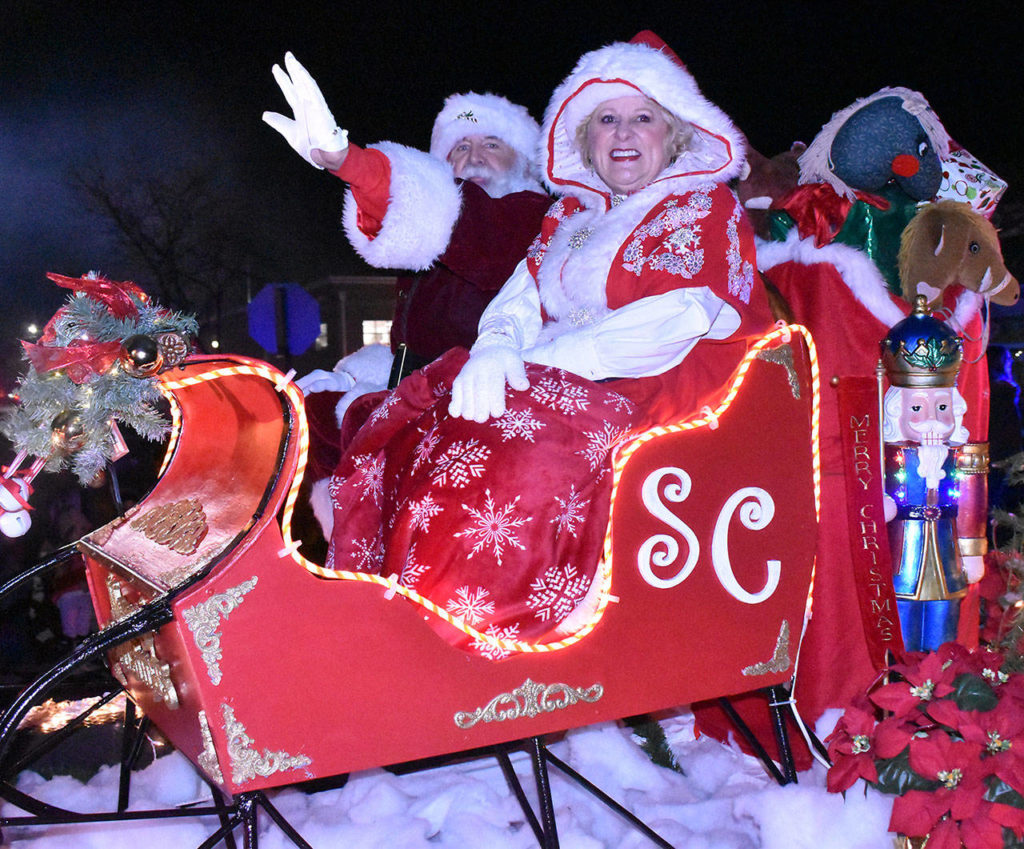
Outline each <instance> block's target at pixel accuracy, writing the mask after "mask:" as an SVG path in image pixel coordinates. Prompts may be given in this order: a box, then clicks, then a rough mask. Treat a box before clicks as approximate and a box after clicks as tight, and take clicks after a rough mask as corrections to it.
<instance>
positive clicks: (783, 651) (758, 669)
mask: <svg viewBox="0 0 1024 849" xmlns="http://www.w3.org/2000/svg"><path fill="white" fill-rule="evenodd" d="M790 663H791V661H790V659H789V621H788V620H786V619H783V620H782V627H780V628H779V637H778V639H777V640H776V641H775V654H773V655H772V659H771V660H768V661H765V662H763V663H755V664H753V665H751V666H748V667H746V668H745V669H744V670H743V674H744V675H769V674H771V673H773V672H785V671H786V670H787V669H789V664H790Z"/></svg>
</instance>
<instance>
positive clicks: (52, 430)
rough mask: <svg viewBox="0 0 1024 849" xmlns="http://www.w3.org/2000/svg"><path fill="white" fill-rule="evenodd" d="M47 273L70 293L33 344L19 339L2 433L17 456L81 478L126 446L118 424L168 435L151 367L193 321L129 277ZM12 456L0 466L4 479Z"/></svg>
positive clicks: (184, 343)
mask: <svg viewBox="0 0 1024 849" xmlns="http://www.w3.org/2000/svg"><path fill="white" fill-rule="evenodd" d="M47 277H48V278H49V279H50V280H52V281H53V282H55V283H57V285H59V286H62V287H64V288H67V289H70V290H71V294H69V296H68V299H67V301H66V302H65V304H64V306H62V307H61V308H60V309H59V310H58V311H57V313H56V314H55V315H54V316H53V318H51V319H50V321H49V323H48V324H47V325H46V328H45V329H44V330H43V333H42V335H41V336H40V339H39V341H38V342H37V343H34V344H33V343H30V342H22V346H23V348H24V353H25V358H26V359H27V360H28V370H27V372H26V373H25V374H24V375H23V376H22V377H21V378H20V380H19V383H18V385H17V387H16V389H15V394H16V396H17V397H18V399H19V403H18V405H17V406H16V407H14V408H13V409H12V410H11V411H9V412H8V413H6V414H5V415H4V417H3V419H2V420H0V432H2V433H3V434H4V435H5V436H6V437H7V438H8V439H10V440H11V442H12V443H13V444H14V447H15V449H16V451H17V452H18V456H19V458H24V457H26V456H33V457H36V458H40V459H42V460H43V461H44V462H43V465H42V468H43V469H44V470H46V471H51V472H55V471H59V470H61V469H65V468H70V469H71V470H72V471H73V472H74V473H75V475H76V476H77V477H78V479H79V481H80V482H81V483H82V484H83V485H85V486H87V485H89V484H90V483H91V482H92V481H94V480H95V479H96V478H97V476H98V475H99V474H100V473H101V472H102V471H103V469H104V468H105V466H106V464H107V462H108V461H110V460H112V459H116V457H117V456H119V455H120V453H121V452H122V451H123V441H122V440H121V437H120V434H119V433H118V432H117V426H118V424H119V423H120V424H123V425H127V426H128V427H131V428H132V429H134V430H135V431H136V432H138V433H139V435H140V436H142V437H144V438H146V439H149V440H153V441H157V440H159V439H162V438H163V437H164V436H165V435H166V433H167V431H168V428H169V423H168V421H167V418H166V416H165V414H164V413H163V412H162V410H161V401H162V396H161V395H160V392H159V390H158V388H157V381H156V380H155V376H156V374H158V373H159V371H160V370H161V369H162V368H168V367H171V366H173V365H177V364H179V363H180V362H181V361H182V360H184V357H185V355H186V354H187V353H188V350H189V348H190V347H191V340H192V339H194V338H195V337H196V335H197V333H198V329H199V327H198V324H197V322H196V320H195V318H193V317H192V316H187V315H183V314H180V313H176V312H172V311H169V310H166V309H164V308H162V307H160V306H159V305H157V304H154V303H153V302H152V301H151V300H150V298H149V296H148V295H146V293H145V292H143V291H142V290H141V289H139V288H138V287H137V286H135V285H134V284H133V283H127V282H124V283H122V282H116V281H112V280H108V279H106V278H104V277H102V276H100V275H98V274H95V273H90V274H87V275H85V276H84V277H79V278H72V277H64V276H62V275H58V274H48V275H47ZM37 464H38V461H37ZM17 465H18V464H17V463H16V464H14V468H10V467H9V468H7V469H6V470H5V476H6V477H8V479H10V478H12V477H13V476H14V475H15V474H16V473H17Z"/></svg>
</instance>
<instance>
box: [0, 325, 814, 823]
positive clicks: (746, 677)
mask: <svg viewBox="0 0 1024 849" xmlns="http://www.w3.org/2000/svg"><path fill="white" fill-rule="evenodd" d="M159 380H160V384H161V390H162V391H163V392H164V394H165V395H166V396H167V397H168V398H169V399H170V401H171V406H172V411H173V414H174V427H173V432H172V438H171V442H170V445H169V447H168V452H167V456H166V459H165V461H164V468H163V469H162V470H161V474H160V476H159V479H158V481H157V483H156V485H155V486H154V488H153V489H152V491H151V492H150V493H149V495H148V496H147V497H146V498H145V499H143V500H142V501H141V502H140V503H139V504H138V505H137V506H136V507H134V508H132V509H131V510H130V511H128V513H126V514H125V515H124V516H123V517H122V518H120V519H118V520H116V521H115V522H112V523H111V524H109V525H106V526H104V527H102V528H100V529H98V530H97V531H95V532H93V533H91V534H89V535H88V536H87V537H85V538H84V539H83V540H81V541H80V543H79V546H78V547H79V549H80V551H81V553H82V555H83V556H84V559H85V562H86V567H87V576H88V582H89V589H90V592H91V594H92V598H93V603H94V606H95V609H96V614H97V618H98V621H99V624H100V626H101V628H102V630H101V632H100V634H99V635H96V638H95V640H94V641H93V643H92V644H91V647H90V646H86V647H85V648H84V652H85V654H88V653H89V652H95V651H106V650H108V649H109V653H108V659H109V663H110V667H111V670H112V671H113V672H114V674H115V675H116V676H117V677H118V679H119V680H120V681H121V682H122V684H123V685H124V687H125V689H126V690H127V692H128V693H129V695H130V698H131V699H132V701H133V703H134V704H135V705H137V706H138V708H139V709H141V711H142V712H143V713H144V714H145V715H146V716H147V717H148V718H149V719H151V720H152V721H153V722H154V723H155V724H156V725H157V726H158V727H159V728H160V729H161V731H162V732H163V733H164V735H165V736H166V737H167V738H168V739H169V740H170V741H171V742H172V743H173V745H174V746H175V747H176V748H178V749H179V750H180V751H181V752H182V753H183V754H184V755H186V756H187V757H188V758H189V759H190V760H191V761H192V762H193V763H194V764H195V765H196V767H197V768H198V769H199V770H201V772H202V773H203V774H204V776H206V777H207V778H208V779H209V781H210V782H211V783H212V784H213V785H214V786H216V787H218V788H219V789H220V790H221V791H222V792H223V793H224V794H226V795H229V796H236V797H237V796H238V795H239V794H241V795H242V796H245V795H246V794H251V793H253V792H254V791H260V790H263V789H267V788H272V787H277V786H282V785H287V784H292V783H295V782H301V781H306V780H309V779H315V778H324V777H328V776H334V775H338V774H342V773H346V772H350V771H355V770H361V769H365V768H369V767H374V766H380V765H385V764H393V763H400V762H407V761H413V760H419V759H423V758H428V757H433V756H436V755H442V754H448V753H454V752H461V751H466V750H474V749H479V748H482V747H488V746H494V745H500V744H504V743H507V742H509V741H514V740H520V739H524V738H539V737H541V736H542V735H546V734H550V733H553V732H559V731H563V730H566V729H568V728H572V727H578V726H582V725H587V724H591V723H595V722H600V721H605V720H610V719H617V718H620V717H623V716H631V715H636V714H638V713H645V712H652V711H656V710H660V709H664V708H670V707H673V706H677V705H681V704H687V703H690V702H693V701H697V700H703V699H710V698H717V697H722V696H729V695H733V694H738V693H742V692H748V691H751V690H756V689H760V688H764V687H770V686H773V685H778V684H782V683H784V682H787V681H789V680H790V679H791V678H792V677H793V674H794V670H795V665H796V658H797V653H798V649H799V641H800V636H801V632H802V628H803V624H804V621H805V615H806V614H807V612H808V611H809V603H810V590H811V585H812V572H813V551H814V545H815V538H816V511H817V499H818V471H817V374H816V366H815V363H814V354H813V342H812V341H811V339H810V336H809V334H807V333H806V332H805V331H803V329H802V328H800V327H798V326H790V327H785V328H779V329H777V330H776V331H774V332H773V333H771V334H769V335H767V336H766V337H764V338H763V339H761V340H759V341H758V342H757V343H756V344H755V345H753V346H752V348H751V351H750V353H749V355H748V356H747V357H746V359H745V360H744V361H743V363H742V364H741V366H740V368H739V369H738V370H737V372H736V374H735V375H734V377H733V379H732V381H731V383H730V385H729V386H728V387H726V388H725V390H724V395H723V397H722V399H721V400H720V401H719V402H718V403H717V405H716V406H715V407H714V408H713V409H712V408H711V407H705V408H704V409H703V410H702V411H700V412H699V413H698V414H697V415H695V416H694V417H692V418H690V419H688V420H686V421H683V422H679V423H675V424H672V425H668V426H665V427H660V428H655V429H653V430H650V431H648V432H645V433H643V434H641V435H639V436H637V437H636V438H633V439H631V440H630V441H628V442H626V443H624V444H622V445H620V446H619V448H618V450H617V451H616V453H615V457H614V463H613V472H614V476H615V477H614V495H613V502H612V510H611V521H610V523H609V528H608V532H607V534H606V539H605V547H604V557H603V561H602V564H601V566H600V568H599V580H600V593H599V594H598V603H597V604H596V605H595V606H594V608H593V610H592V612H591V615H590V616H589V617H588V618H587V619H586V621H583V622H581V623H579V624H578V627H577V628H576V629H575V631H573V632H572V633H570V634H552V635H551V636H550V638H549V639H544V640H539V641H536V642H533V643H528V642H521V641H510V640H502V639H500V638H498V637H495V636H493V635H489V634H482V633H480V632H478V631H475V629H473V628H472V626H471V625H470V624H469V623H467V622H466V621H464V620H463V619H460V618H459V617H457V616H455V615H453V614H452V613H450V612H449V611H447V610H445V609H444V608H442V607H440V606H438V605H437V604H435V603H434V602H433V601H432V600H431V599H428V598H424V597H423V596H420V595H419V594H418V593H416V592H415V591H414V590H411V589H409V588H407V587H405V586H403V585H401V584H399V583H398V582H397V581H396V577H395V576H388V577H385V576H381V575H374V574H368V573H361V572H346V573H339V572H330V571H328V570H325V569H323V567H322V566H320V565H318V564H315V563H312V562H310V561H309V560H307V559H306V558H305V557H304V556H303V554H302V551H301V546H300V543H299V542H298V541H296V540H294V539H293V537H292V528H291V520H292V514H293V509H294V507H295V504H296V499H297V497H298V490H299V486H300V483H301V478H302V472H303V468H304V464H305V453H306V448H307V444H306V443H307V433H306V425H305V418H304V411H303V402H302V396H301V393H299V391H298V390H297V388H296V387H295V386H294V384H291V383H290V382H289V381H288V379H287V377H286V376H284V375H282V374H281V373H280V372H278V371H276V370H275V369H273V368H271V367H269V366H267V365H266V364H264V363H260V362H258V361H254V360H247V359H243V358H219V357H218V358H215V357H204V356H196V357H190V358H189V359H188V360H187V361H186V362H185V363H184V364H183V366H182V367H181V368H178V369H173V370H171V371H167V372H165V373H163V374H161V375H160V376H159ZM210 423H216V426H211V425H210ZM444 628H454V629H459V630H461V631H463V632H465V633H466V634H468V635H469V636H470V637H471V638H472V639H473V640H475V641H478V643H479V645H480V647H481V648H484V649H485V650H484V651H478V652H469V651H466V650H464V649H463V648H459V647H456V646H453V645H452V644H451V643H450V642H449V641H447V640H446V639H444V636H443V629H444ZM487 647H491V648H493V649H494V651H493V652H491V653H490V656H488V652H487V651H486V648H487ZM81 652H82V650H80V654H81ZM497 657H501V659H494V658H497ZM74 662H76V661H72V663H74ZM38 689H39V688H38V687H36V688H35V690H38ZM31 690H33V688H30V691H31ZM29 698H30V697H28V696H27V697H25V698H23V699H22V700H19V702H18V703H16V704H15V705H13V706H12V707H11V709H9V711H8V713H7V715H6V716H5V718H4V719H3V721H2V724H0V755H2V749H3V747H4V746H5V745H6V744H5V743H4V737H8V738H9V737H10V735H11V734H13V733H14V730H15V729H16V727H17V724H18V722H19V720H20V717H21V715H24V713H25V712H26V711H27V709H28V707H30V704H29V703H28V699H29ZM42 812H43V813H45V810H43V811H42Z"/></svg>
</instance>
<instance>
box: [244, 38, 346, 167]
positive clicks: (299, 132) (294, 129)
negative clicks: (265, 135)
mask: <svg viewBox="0 0 1024 849" xmlns="http://www.w3.org/2000/svg"><path fill="white" fill-rule="evenodd" d="M284 66H285V68H286V69H287V71H284V70H282V69H281V66H280V65H274V67H273V73H274V79H275V80H277V84H278V85H279V86H281V91H282V92H283V93H284V98H285V100H287V101H288V105H289V106H290V107H291V108H292V112H293V113H294V115H295V118H294V119H292V118H288V117H286V116H285V115H281V114H280V113H278V112H264V113H263V120H264V121H266V122H267V124H269V125H270V126H271V127H273V128H274V129H275V130H277V131H278V132H279V133H280V134H281V135H282V136H284V138H285V141H287V142H288V144H290V145H291V146H292V147H293V148H294V149H295V151H296V152H297V153H298V154H299V156H301V157H302V158H303V159H305V160H306V162H308V163H309V164H310V165H312V166H313V167H314V168H323V165H322V164H321V163H319V162H315V161H314V160H313V156H312V151H313V150H314V149H319V150H322V151H324V152H325V153H339V152H341V151H343V150H345V149H346V148H347V147H348V132H347V131H346V130H343V129H341V127H339V126H338V124H337V122H336V121H335V120H334V116H333V115H332V114H331V110H330V109H328V108H327V103H326V102H325V101H324V96H323V94H321V93H320V87H319V86H318V85H317V84H316V80H314V79H313V78H312V77H311V76H310V75H309V72H308V71H307V70H306V69H305V68H303V67H302V65H300V64H299V60H298V59H296V58H295V57H294V56H293V55H292V54H291V53H286V54H285V55H284ZM338 165H340V163H338ZM334 167H338V166H334Z"/></svg>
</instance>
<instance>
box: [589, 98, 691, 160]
mask: <svg viewBox="0 0 1024 849" xmlns="http://www.w3.org/2000/svg"><path fill="white" fill-rule="evenodd" d="M644 100H645V101H646V102H647V103H648V104H650V107H651V109H652V110H653V111H654V112H656V113H657V114H658V115H660V116H661V118H662V120H664V121H665V123H666V124H668V127H669V131H670V132H669V137H668V141H667V144H666V149H667V153H668V161H669V162H675V161H676V158H677V157H678V156H679V154H681V153H682V152H683V151H684V150H686V149H687V147H689V144H690V140H691V139H692V138H693V125H692V124H691V123H690V122H689V121H684V120H683V119H682V118H680V117H679V116H678V115H676V114H675V113H674V112H670V111H669V110H668V109H666V108H665V107H664V106H662V105H661V104H660V103H658V101H657V100H654V99H653V98H650V97H647V96H644ZM601 105H602V104H600V103H599V104H598V105H597V107H596V108H595V109H594V110H593V111H592V112H591V113H590V114H589V115H587V117H586V118H584V119H583V120H582V121H580V123H579V126H578V127H577V128H576V138H575V142H576V152H577V153H579V155H580V159H581V160H583V164H584V165H586V166H587V168H593V167H594V163H593V162H592V161H591V159H590V153H589V150H588V148H589V146H590V145H589V130H590V122H591V121H593V120H594V116H595V115H596V114H597V113H598V112H599V111H600V109H601Z"/></svg>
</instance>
